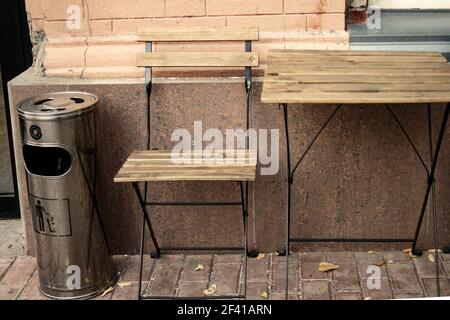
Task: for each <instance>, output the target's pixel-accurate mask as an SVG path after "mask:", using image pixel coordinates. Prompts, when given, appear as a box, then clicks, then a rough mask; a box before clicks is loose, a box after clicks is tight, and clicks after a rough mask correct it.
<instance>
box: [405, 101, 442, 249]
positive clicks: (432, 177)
mask: <svg viewBox="0 0 450 320" xmlns="http://www.w3.org/2000/svg"><path fill="white" fill-rule="evenodd" d="M449 112H450V103H447V106H446V107H445V111H444V116H443V119H442V124H441V128H440V130H439V135H438V139H437V143H436V148H435V150H434V155H433V158H432V162H431V169H430V174H429V175H428V183H427V189H426V191H425V196H424V200H423V202H422V209H421V211H420V216H419V221H418V224H417V228H416V232H415V235H414V242H413V245H412V252H413V254H421V252H419V250H417V239H418V238H419V234H420V229H421V227H422V222H423V217H424V215H425V210H426V208H427V206H428V199H429V197H430V193H431V189H432V186H433V183H434V181H435V172H436V167H437V163H438V159H439V153H440V151H441V145H442V140H443V137H444V133H445V129H446V127H447V121H448V116H449Z"/></svg>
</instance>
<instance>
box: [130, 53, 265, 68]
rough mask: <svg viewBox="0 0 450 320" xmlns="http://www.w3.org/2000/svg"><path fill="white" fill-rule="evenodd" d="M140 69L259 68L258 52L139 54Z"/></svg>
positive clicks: (138, 64) (138, 63)
mask: <svg viewBox="0 0 450 320" xmlns="http://www.w3.org/2000/svg"><path fill="white" fill-rule="evenodd" d="M136 63H137V66H138V67H257V66H258V65H259V62H258V54H257V53H256V52H154V53H138V55H137V62H136Z"/></svg>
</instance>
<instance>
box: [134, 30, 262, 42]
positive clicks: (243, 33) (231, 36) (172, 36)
mask: <svg viewBox="0 0 450 320" xmlns="http://www.w3.org/2000/svg"><path fill="white" fill-rule="evenodd" d="M137 36H138V39H139V41H164V42H166V41H167V42H169V41H246V40H252V41H256V40H259V31H258V28H229V27H199V28H154V27H143V28H139V29H138V31H137Z"/></svg>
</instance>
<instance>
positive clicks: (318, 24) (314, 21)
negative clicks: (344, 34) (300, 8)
mask: <svg viewBox="0 0 450 320" xmlns="http://www.w3.org/2000/svg"><path fill="white" fill-rule="evenodd" d="M306 29H307V30H308V31H334V30H337V31H339V30H344V29H345V16H344V15H343V14H308V17H307V19H306Z"/></svg>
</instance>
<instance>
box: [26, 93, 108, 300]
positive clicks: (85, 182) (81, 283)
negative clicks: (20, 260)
mask: <svg viewBox="0 0 450 320" xmlns="http://www.w3.org/2000/svg"><path fill="white" fill-rule="evenodd" d="M74 96H75V97H77V98H80V99H83V100H84V102H83V103H75V102H74V101H73V100H70V98H71V97H74ZM43 100H47V101H45V102H43V103H40V104H37V106H36V105H35V104H36V102H39V101H43ZM70 101H73V102H74V103H71V102H70ZM79 101H81V100H79ZM88 101H89V102H88ZM97 101H98V99H97V97H95V96H93V95H88V94H82V93H76V94H74V93H55V94H48V95H44V96H41V97H38V98H35V99H32V100H27V101H24V102H22V103H21V104H19V106H18V113H19V118H20V126H21V133H22V139H23V146H24V147H23V148H24V149H23V152H24V160H25V169H26V171H27V181H28V190H29V201H30V207H31V212H32V215H33V227H34V231H35V232H34V235H35V241H36V252H37V253H36V255H37V262H38V271H39V279H40V287H41V291H42V292H43V294H45V295H46V296H49V297H52V298H58V299H84V298H89V297H93V296H95V295H98V294H100V293H102V292H103V291H104V290H105V289H106V288H108V287H109V286H111V285H112V284H113V283H114V281H115V272H114V268H113V264H112V261H111V256H110V252H109V247H108V244H107V239H106V234H105V232H104V228H103V224H102V220H101V217H100V216H99V214H98V212H97V210H96V206H95V202H94V199H95V175H96V172H95V167H96V165H95V162H96V159H95V146H96V142H95V117H94V112H93V111H94V109H95V103H96V102H97ZM62 108H65V110H55V111H46V109H62Z"/></svg>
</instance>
